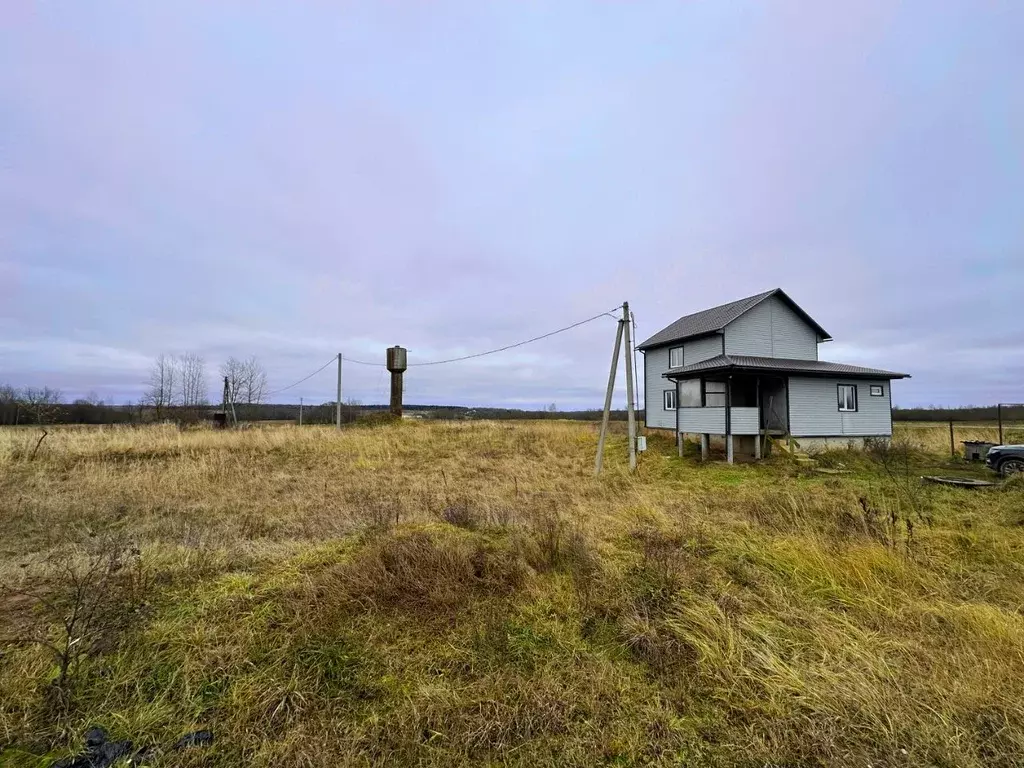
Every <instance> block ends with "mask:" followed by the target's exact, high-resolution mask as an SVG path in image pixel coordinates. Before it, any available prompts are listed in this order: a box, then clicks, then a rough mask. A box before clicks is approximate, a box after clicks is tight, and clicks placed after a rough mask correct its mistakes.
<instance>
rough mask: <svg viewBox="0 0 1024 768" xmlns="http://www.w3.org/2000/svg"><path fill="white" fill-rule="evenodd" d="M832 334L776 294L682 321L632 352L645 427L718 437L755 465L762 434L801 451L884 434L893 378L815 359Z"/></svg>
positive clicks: (888, 428)
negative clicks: (639, 361) (639, 364)
mask: <svg viewBox="0 0 1024 768" xmlns="http://www.w3.org/2000/svg"><path fill="white" fill-rule="evenodd" d="M831 340H832V337H831V336H829V334H828V333H827V332H826V331H825V329H824V328H822V327H821V326H820V325H818V323H817V322H815V321H814V319H813V318H811V316H810V315H808V314H807V313H806V312H804V311H803V310H802V309H801V308H800V307H799V306H798V305H797V303H796V302H795V301H793V300H792V299H791V298H790V297H789V296H787V295H786V293H785V292H784V291H782V290H781V289H779V288H776V289H775V290H773V291H767V292H765V293H759V294H757V295H756V296H750V297H749V298H746V299H740V300H739V301H734V302H731V303H729V304H723V305H722V306H720V307H713V308H712V309H706V310H704V311H703V312H697V313H695V314H692V315H686V316H685V317H681V318H679V319H678V320H676V321H675V322H674V323H672V324H671V325H670V326H668V327H667V328H664V329H662V330H661V331H659V332H658V333H656V334H654V335H653V336H651V337H650V338H649V339H647V340H646V341H645V342H644V343H643V344H641V345H640V346H639V347H638V348H639V349H640V350H641V351H642V352H643V353H644V387H645V406H646V410H647V426H648V427H652V428H657V429H671V430H673V431H674V432H675V434H676V436H677V439H678V440H679V444H680V446H682V436H683V435H684V434H693V435H700V437H701V449H702V454H703V455H704V457H705V458H706V457H707V454H708V446H709V444H710V440H711V437H712V436H714V435H721V436H723V437H724V438H725V444H726V454H727V457H728V460H729V461H730V462H731V461H732V460H733V456H734V454H735V452H737V451H740V452H743V453H748V454H750V455H753V456H755V457H758V458H760V455H761V449H762V442H763V440H762V439H761V438H763V437H764V436H765V435H773V436H786V435H788V436H790V437H793V438H795V439H797V440H798V441H799V442H800V444H801V446H805V447H816V446H821V445H827V444H830V443H832V444H834V443H840V444H843V445H846V444H848V443H858V444H862V443H863V441H864V439H865V438H867V437H890V436H891V435H892V398H891V392H890V385H891V383H892V381H893V380H894V379H902V378H906V377H907V374H905V373H894V372H892V371H882V370H878V369H874V368H861V367H859V366H856V365H846V364H845V363H830V362H826V361H824V360H819V359H818V345H819V344H821V343H822V342H826V341H831Z"/></svg>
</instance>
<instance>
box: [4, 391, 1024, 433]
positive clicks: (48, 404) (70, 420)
mask: <svg viewBox="0 0 1024 768" xmlns="http://www.w3.org/2000/svg"><path fill="white" fill-rule="evenodd" d="M2 394H3V393H2V392H0V425H14V424H18V425H31V424H145V423H151V422H154V421H176V422H197V421H205V420H211V419H213V413H214V412H216V411H219V410H220V408H219V406H212V405H211V406H193V407H188V408H185V407H182V406H166V407H164V408H163V409H161V411H160V412H159V414H158V412H157V409H156V408H154V407H153V406H151V405H107V404H105V403H102V402H97V401H95V400H92V401H90V400H76V401H74V402H71V403H65V402H60V401H59V399H58V398H57V397H53V396H51V397H48V398H47V397H34V398H19V399H17V400H15V399H13V398H10V399H5V398H3V397H2ZM387 410H388V407H387V406H386V405H359V404H356V403H346V404H344V405H342V422H343V423H346V424H350V423H352V422H356V421H360V420H362V419H365V418H367V417H373V416H374V414H381V413H384V412H386V411H387ZM404 410H405V413H406V415H407V416H410V417H413V418H421V419H426V420H467V419H474V420H477V419H491V420H506V419H571V420H574V421H597V420H599V419H600V418H601V411H600V410H597V409H591V410H582V411H559V410H554V409H552V408H550V407H549V408H547V409H543V410H521V409H518V408H485V407H470V406H458V405H415V404H413V405H406V406H405V407H404ZM1002 410H1003V421H1007V422H1009V421H1018V422H1019V421H1024V405H1018V406H1003V409H1002ZM235 412H236V414H237V417H238V420H239V421H248V422H252V421H294V422H298V420H299V406H298V405H291V404H275V403H265V404H251V405H236V406H235ZM302 416H303V422H304V423H306V424H333V423H334V421H335V405H334V403H323V404H322V405H307V406H305V407H304V408H303V414H302ZM611 418H612V420H614V421H625V420H626V411H625V410H622V409H620V410H614V411H612V413H611ZM892 418H893V420H894V421H942V422H945V421H950V420H953V421H956V422H965V421H988V422H994V421H995V420H996V418H997V411H996V407H995V406H985V407H981V406H968V407H963V408H893V411H892ZM637 419H638V420H640V421H642V420H643V419H644V412H643V411H642V410H641V411H638V412H637Z"/></svg>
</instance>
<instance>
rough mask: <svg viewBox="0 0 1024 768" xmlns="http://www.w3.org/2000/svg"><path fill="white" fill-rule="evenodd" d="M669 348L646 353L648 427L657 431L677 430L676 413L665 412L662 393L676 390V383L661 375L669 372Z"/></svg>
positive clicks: (649, 350) (645, 380)
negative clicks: (667, 390)
mask: <svg viewBox="0 0 1024 768" xmlns="http://www.w3.org/2000/svg"><path fill="white" fill-rule="evenodd" d="M668 350H669V348H668V347H659V348H657V349H648V350H647V351H646V352H645V353H644V407H645V408H646V409H647V426H648V427H655V428H656V429H671V430H675V428H676V412H675V411H666V410H665V398H664V397H662V392H664V391H665V390H666V389H673V388H675V383H674V382H671V381H669V380H668V379H666V378H664V377H663V376H662V375H661V374H663V373H665V371H667V370H668Z"/></svg>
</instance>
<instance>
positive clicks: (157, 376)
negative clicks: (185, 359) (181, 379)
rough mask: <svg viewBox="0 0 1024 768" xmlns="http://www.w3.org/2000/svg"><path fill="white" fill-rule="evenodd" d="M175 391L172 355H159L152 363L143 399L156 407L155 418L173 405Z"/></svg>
mask: <svg viewBox="0 0 1024 768" xmlns="http://www.w3.org/2000/svg"><path fill="white" fill-rule="evenodd" d="M176 392H177V365H176V362H175V360H174V358H172V357H168V356H167V355H160V357H158V358H157V359H156V361H155V362H154V363H153V370H152V371H150V374H149V383H148V384H147V386H146V393H145V395H143V400H144V401H145V402H146V403H147V404H148V405H152V406H153V407H154V408H155V409H156V417H157V419H162V418H163V417H164V410H165V409H166V408H170V407H171V406H172V405H174V397H175V394H176Z"/></svg>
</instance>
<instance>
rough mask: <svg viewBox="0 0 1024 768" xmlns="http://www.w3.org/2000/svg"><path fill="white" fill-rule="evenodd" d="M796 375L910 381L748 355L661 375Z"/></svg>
mask: <svg viewBox="0 0 1024 768" xmlns="http://www.w3.org/2000/svg"><path fill="white" fill-rule="evenodd" d="M734 371H738V372H749V373H799V374H802V375H804V376H839V377H842V378H850V379H909V378H910V374H908V373H897V372H895V371H883V370H882V369H880V368H863V367H861V366H859V365H847V364H846V363H830V362H828V361H826V360H788V359H785V358H780V357H752V356H749V355H718V356H717V357H712V358H710V359H708V360H703V361H701V362H699V363H694V364H693V365H684V366H682V367H680V368H670V369H669V370H668V372H667V373H664V374H662V375H663V376H665V377H666V378H669V379H691V378H695V377H697V376H700V375H703V374H706V373H724V372H728V373H732V372H734Z"/></svg>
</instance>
